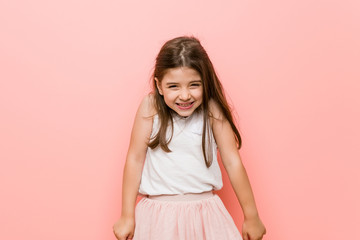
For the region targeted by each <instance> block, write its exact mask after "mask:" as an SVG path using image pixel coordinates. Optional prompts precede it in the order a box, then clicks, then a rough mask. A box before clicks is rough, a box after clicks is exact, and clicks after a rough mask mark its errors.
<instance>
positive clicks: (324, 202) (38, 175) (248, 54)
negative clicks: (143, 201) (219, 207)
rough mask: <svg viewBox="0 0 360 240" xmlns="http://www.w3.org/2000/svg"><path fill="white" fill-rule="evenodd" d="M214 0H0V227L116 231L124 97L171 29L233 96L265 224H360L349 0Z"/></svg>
mask: <svg viewBox="0 0 360 240" xmlns="http://www.w3.org/2000/svg"><path fill="white" fill-rule="evenodd" d="M220 2H221V1H190V0H186V1H165V0H163V1H160V0H153V1H141V2H139V1H128V2H125V1H109V0H105V1H84V0H82V1H81V0H76V1H73V0H71V1H70V0H65V1H46V0H37V1H25V0H24V1H18V0H11V1H10V0H8V1H1V2H0V34H1V36H0V159H1V166H0V189H1V205H0V239H12V240H20V239H21V240H23V239H27V240H45V239H53V240H64V239H71V240H73V239H87V240H99V239H115V237H114V236H113V233H112V225H113V223H114V222H115V221H116V220H117V219H118V218H119V216H120V208H121V180H122V168H123V165H124V160H125V156H126V151H127V148H128V143H129V137H130V130H131V127H132V121H133V118H134V114H135V111H136V107H137V106H138V104H139V102H140V100H141V99H142V97H143V96H144V95H145V94H146V93H147V92H148V90H149V88H150V87H149V77H150V74H151V70H152V66H153V63H154V59H155V56H156V54H157V52H158V50H159V49H160V47H161V45H162V44H163V43H164V42H165V41H166V40H168V39H170V38H173V37H176V36H179V35H183V34H190V35H191V34H193V35H195V36H197V37H198V38H199V39H200V40H201V41H202V43H203V45H204V47H205V48H206V49H207V51H208V53H209V55H210V58H211V59H212V61H213V63H214V65H215V68H216V70H217V72H218V74H219V76H220V78H221V80H222V82H223V84H224V86H225V89H226V93H227V95H228V97H229V100H231V102H232V105H233V106H234V108H235V109H236V112H237V115H238V123H239V125H240V128H241V134H242V138H243V148H242V149H241V150H240V154H241V156H242V159H243V162H244V164H245V166H246V169H247V172H248V175H249V178H250V181H251V183H252V187H253V191H254V194H255V198H256V202H257V206H258V209H259V212H260V216H261V218H262V219H263V221H264V223H265V225H266V227H267V231H268V233H267V235H265V237H264V239H269V240H300V239H301V240H303V239H360V233H359V231H358V227H359V222H360V207H359V203H360V196H359V187H360V178H359V173H358V171H359V169H360V163H359V160H360V152H359V138H360V127H359V123H360V97H359V92H360V83H359V80H360V67H359V63H360V44H359V43H360V14H359V12H360V3H359V1H356V0H353V1H350V0H342V1H340V0H334V1H325V0H323V1H320V0H318V1H310V0H303V1H289V0H283V1H244V0H241V1H228V2H226V1H223V2H222V3H220ZM224 181H225V187H224V189H223V190H222V191H221V192H220V195H221V197H222V198H223V200H224V202H225V205H226V206H227V207H228V209H229V211H230V213H231V214H232V215H233V217H234V219H235V222H236V224H237V225H238V226H239V228H240V229H241V222H242V213H241V208H240V207H239V204H238V203H237V202H236V199H235V195H234V194H233V192H232V190H231V187H230V185H229V182H228V180H227V177H226V176H225V179H224Z"/></svg>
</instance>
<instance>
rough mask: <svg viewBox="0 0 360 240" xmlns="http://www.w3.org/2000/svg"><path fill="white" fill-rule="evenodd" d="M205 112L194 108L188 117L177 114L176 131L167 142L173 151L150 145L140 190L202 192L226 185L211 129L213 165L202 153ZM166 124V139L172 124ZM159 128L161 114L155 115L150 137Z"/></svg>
mask: <svg viewBox="0 0 360 240" xmlns="http://www.w3.org/2000/svg"><path fill="white" fill-rule="evenodd" d="M202 116H203V113H202V111H200V112H194V113H193V114H192V115H190V116H189V117H187V118H182V117H180V116H179V115H177V114H174V118H173V120H174V134H173V137H172V139H171V142H170V143H169V144H168V147H169V149H170V150H171V151H172V152H169V153H167V152H165V151H163V150H162V149H161V147H160V146H158V147H156V148H155V149H151V148H149V147H148V149H147V152H146V159H145V163H144V168H143V171H142V176H141V183H140V187H139V193H141V194H144V195H161V194H184V193H201V192H205V191H211V190H219V189H221V188H222V186H223V182H222V177H221V171H220V168H219V164H218V161H217V146H216V143H215V139H214V136H213V133H212V131H211V130H210V133H211V134H210V136H211V137H210V141H211V142H212V144H211V146H213V147H212V149H209V151H212V154H213V162H212V165H211V166H210V167H209V168H207V167H206V165H205V161H204V156H203V153H202V147H201V144H202V129H203V117H202ZM170 124H171V123H170V122H169V126H168V128H167V139H169V137H170V136H171V126H170ZM158 130H159V118H158V115H155V116H154V120H153V128H152V133H151V137H153V136H155V135H156V133H157V132H158Z"/></svg>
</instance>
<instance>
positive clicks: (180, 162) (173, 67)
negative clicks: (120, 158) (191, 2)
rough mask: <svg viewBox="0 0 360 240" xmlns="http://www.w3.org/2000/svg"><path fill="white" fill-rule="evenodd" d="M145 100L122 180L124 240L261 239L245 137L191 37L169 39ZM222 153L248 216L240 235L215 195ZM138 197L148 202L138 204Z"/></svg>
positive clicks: (119, 228)
mask: <svg viewBox="0 0 360 240" xmlns="http://www.w3.org/2000/svg"><path fill="white" fill-rule="evenodd" d="M152 81H153V84H154V91H153V92H152V93H150V94H149V95H147V96H146V97H145V98H144V99H143V101H142V102H141V104H140V106H139V108H138V111H137V113H136V117H135V121H134V126H133V129H132V134H131V139H130V146H129V150H128V154H127V158H126V164H125V168H124V175H123V190H122V213H121V218H120V219H119V220H118V221H117V222H116V223H115V224H114V226H113V230H114V234H115V235H116V237H117V238H118V239H119V240H127V239H134V240H219V239H221V240H236V239H244V240H259V239H262V237H263V235H264V234H265V232H266V230H265V227H264V225H263V223H262V222H261V220H260V218H259V214H258V211H257V209H256V205H255V200H254V197H253V193H252V190H251V187H250V183H249V180H248V177H247V174H246V171H245V168H244V166H243V165H242V162H241V159H240V155H239V152H238V149H240V147H241V138H240V134H239V131H238V130H237V128H236V126H235V124H234V121H233V117H232V114H231V111H230V108H229V105H228V103H227V101H226V99H225V95H224V92H223V88H222V85H221V83H220V81H219V79H218V77H217V75H216V73H215V70H214V67H213V65H212V63H211V61H210V59H209V57H208V55H207V53H206V51H205V50H204V48H203V47H202V45H201V44H200V42H199V40H198V39H196V38H194V37H178V38H175V39H172V40H169V41H168V42H166V43H165V44H164V46H163V47H162V48H161V50H160V52H159V54H158V56H157V58H156V64H155V69H154V73H153V76H152ZM217 149H218V150H219V152H220V155H221V159H222V161H223V165H224V167H225V169H226V172H227V174H228V175H229V178H230V181H231V184H232V187H233V189H234V191H235V193H236V196H237V198H238V201H239V203H240V205H241V207H242V210H243V213H244V223H243V226H242V237H241V235H240V233H239V231H238V230H237V228H236V226H235V224H234V221H233V219H232V218H231V216H230V214H229V213H228V211H227V210H226V208H225V207H224V205H223V203H222V201H221V200H220V198H219V197H218V195H216V194H214V193H213V191H214V190H219V189H221V188H222V186H223V183H222V177H221V172H220V169H219V165H218V162H217ZM138 193H140V194H141V195H143V196H144V197H143V198H142V199H141V200H140V202H139V203H138V204H137V206H136V208H135V204H136V198H137V195H138Z"/></svg>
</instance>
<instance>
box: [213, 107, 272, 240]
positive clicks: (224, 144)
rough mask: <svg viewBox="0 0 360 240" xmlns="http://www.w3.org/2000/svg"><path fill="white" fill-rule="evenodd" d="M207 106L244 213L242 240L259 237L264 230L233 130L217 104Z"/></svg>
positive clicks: (218, 144) (251, 239)
mask: <svg viewBox="0 0 360 240" xmlns="http://www.w3.org/2000/svg"><path fill="white" fill-rule="evenodd" d="M209 106H210V112H211V113H212V115H213V116H214V118H211V124H212V129H213V133H214V138H215V140H216V144H217V146H218V149H219V152H220V156H221V159H222V162H223V165H224V168H225V170H226V172H227V174H228V176H229V179H230V182H231V185H232V187H233V189H234V192H235V194H236V197H237V199H238V201H239V203H240V205H241V208H242V210H243V213H244V225H243V235H246V236H243V237H244V240H245V239H246V240H247V239H249V240H253V239H261V238H262V236H263V234H265V233H266V230H265V227H264V225H263V224H262V222H261V220H260V217H259V214H258V210H257V208H256V204H255V199H254V195H253V192H252V189H251V185H250V181H249V178H248V176H247V173H246V170H245V168H244V166H243V164H242V161H241V158H240V154H239V150H238V149H237V146H236V140H235V135H234V132H233V130H232V128H231V126H230V123H229V122H228V121H227V119H226V118H225V117H224V116H223V114H222V112H221V110H220V108H219V107H218V105H217V104H216V103H215V102H214V101H210V105H209ZM244 232H245V233H244ZM248 235H249V236H248Z"/></svg>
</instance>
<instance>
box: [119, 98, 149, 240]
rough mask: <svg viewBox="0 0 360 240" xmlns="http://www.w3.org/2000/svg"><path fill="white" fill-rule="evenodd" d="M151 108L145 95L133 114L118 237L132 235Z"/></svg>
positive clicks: (147, 139)
mask: <svg viewBox="0 0 360 240" xmlns="http://www.w3.org/2000/svg"><path fill="white" fill-rule="evenodd" d="M153 109H154V107H153V102H152V97H151V95H147V96H145V97H144V99H143V100H142V102H141V104H140V106H139V108H138V110H137V112H136V115H135V119H134V124H133V128H132V132H131V138H130V145H129V149H128V153H127V156H126V163H125V167H124V173H123V187H122V211H121V218H120V219H119V221H118V222H117V223H115V224H114V233H115V235H116V236H117V237H118V239H123V238H124V239H126V236H125V237H124V235H127V236H129V234H130V235H132V234H133V231H134V227H135V225H134V220H135V204H136V198H137V195H138V190H139V186H140V180H141V173H142V168H143V164H144V160H145V157H146V151H147V143H148V141H149V137H150V134H151V130H152V119H153V118H152V116H153V115H154V110H153Z"/></svg>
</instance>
